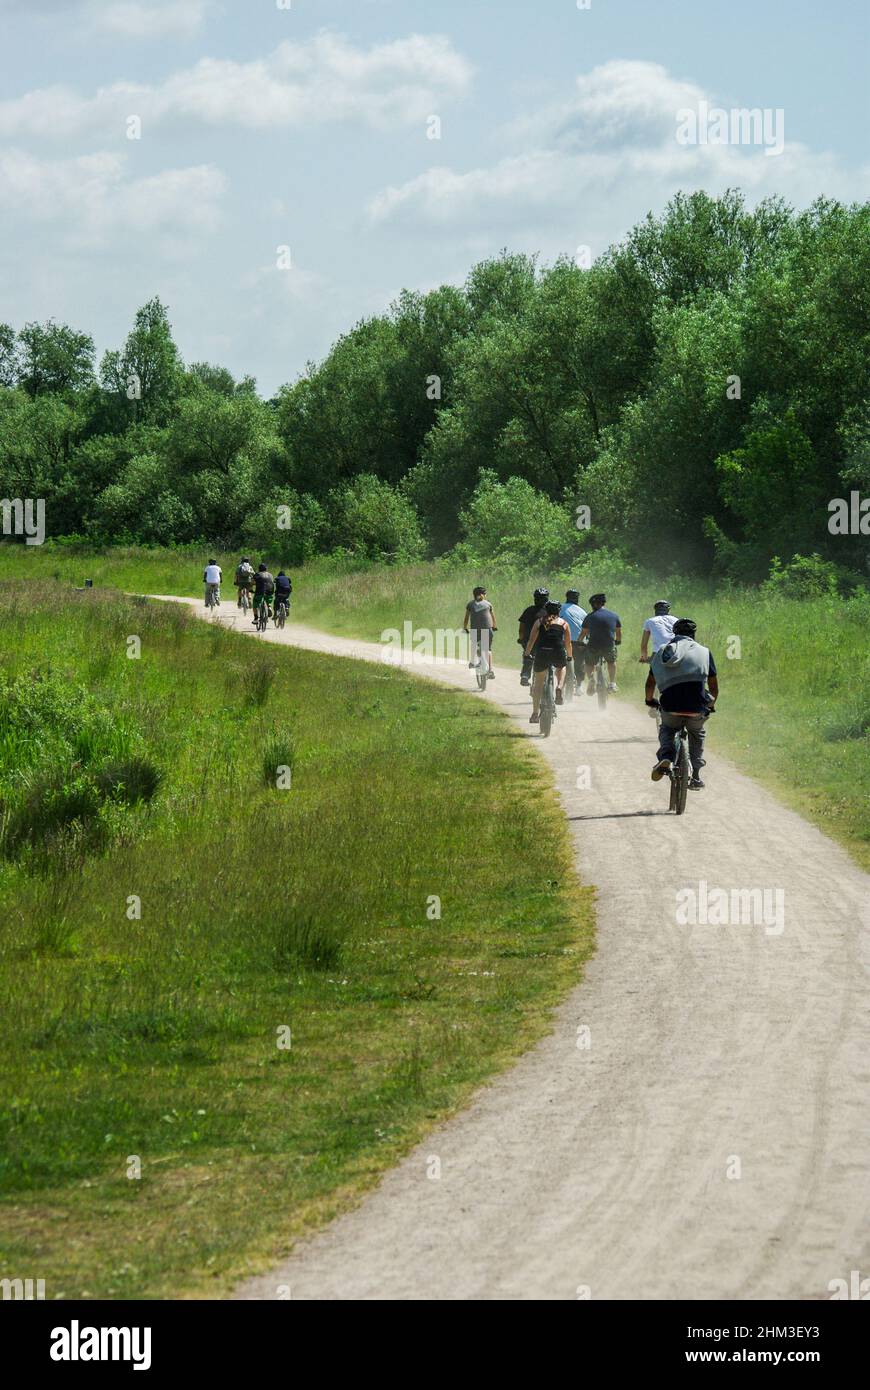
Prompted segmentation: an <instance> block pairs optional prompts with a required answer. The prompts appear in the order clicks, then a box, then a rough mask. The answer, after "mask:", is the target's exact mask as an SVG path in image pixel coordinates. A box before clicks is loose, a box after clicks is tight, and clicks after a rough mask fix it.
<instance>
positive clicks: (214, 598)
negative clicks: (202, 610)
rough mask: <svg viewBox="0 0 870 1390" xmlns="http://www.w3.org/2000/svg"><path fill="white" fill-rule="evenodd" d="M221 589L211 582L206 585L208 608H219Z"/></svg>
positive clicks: (206, 603)
mask: <svg viewBox="0 0 870 1390" xmlns="http://www.w3.org/2000/svg"><path fill="white" fill-rule="evenodd" d="M220 601H221V600H220V591H219V590H218V589H217V588H214V587H213V586H212V585H211V584H207V585H206V590H205V606H206V608H217V607H218V606H219V604H220Z"/></svg>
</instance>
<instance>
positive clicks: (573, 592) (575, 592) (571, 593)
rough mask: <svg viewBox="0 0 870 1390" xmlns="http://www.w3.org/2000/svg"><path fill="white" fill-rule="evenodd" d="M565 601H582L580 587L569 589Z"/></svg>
mask: <svg viewBox="0 0 870 1390" xmlns="http://www.w3.org/2000/svg"><path fill="white" fill-rule="evenodd" d="M565 602H566V603H579V602H580V591H579V589H569V590H568V592H567V594H566V595H565Z"/></svg>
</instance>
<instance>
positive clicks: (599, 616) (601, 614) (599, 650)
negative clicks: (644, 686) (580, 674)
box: [580, 594, 622, 695]
mask: <svg viewBox="0 0 870 1390" xmlns="http://www.w3.org/2000/svg"><path fill="white" fill-rule="evenodd" d="M606 602H607V595H606V594H593V595H592V597H591V598H590V600H589V607H590V608H591V610H592V611H591V613H587V614H586V617H585V618H584V619H583V625H582V627H581V629H580V636H581V638H583V637H585V638H586V646H585V647H584V648H583V662H584V665H585V667H586V674H587V676H588V677H589V684H588V686H587V687H586V694H587V695H594V694H595V667H596V665H597V663H598V661H599V660H600V659H601V657H604V660H605V661H606V662H607V674H608V676H609V683H608V686H607V689H608V690H610V691H611V692H615V691H616V689H617V685H616V648H617V647H618V646H619V644H620V643H621V641H622V619H621V618H620V616H619V614H618V613H611V611H610V609H609V608H605V606H604V605H605V604H606Z"/></svg>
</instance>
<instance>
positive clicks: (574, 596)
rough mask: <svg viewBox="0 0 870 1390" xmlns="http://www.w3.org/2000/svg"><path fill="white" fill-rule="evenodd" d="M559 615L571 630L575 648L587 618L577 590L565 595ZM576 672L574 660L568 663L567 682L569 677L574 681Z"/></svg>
mask: <svg viewBox="0 0 870 1390" xmlns="http://www.w3.org/2000/svg"><path fill="white" fill-rule="evenodd" d="M559 613H560V617H562V618H564V619H565V622H566V623H567V624H568V626H569V628H570V629H571V643H572V646H573V644H574V643H575V642H579V641H580V629H581V628H582V626H583V619H584V618H585V617H586V609H585V608H581V607H580V594H579V592H578V591H577V590H576V589H569V590H568V592H567V593H566V594H565V602H564V603H563V604H562V607H561V609H560V610H559ZM574 671H575V666H574V661H573V659H572V660H571V661H570V662H569V663H568V676H566V680H567V679H568V678H569V677H570V678H571V679H572V680H573V679H574ZM569 688H570V687H569Z"/></svg>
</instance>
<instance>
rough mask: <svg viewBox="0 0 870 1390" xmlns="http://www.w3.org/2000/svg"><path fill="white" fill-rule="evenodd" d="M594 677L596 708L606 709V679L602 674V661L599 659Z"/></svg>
mask: <svg viewBox="0 0 870 1390" xmlns="http://www.w3.org/2000/svg"><path fill="white" fill-rule="evenodd" d="M596 669H597V675H596V679H595V690H596V692H597V695H598V708H599V709H607V681H606V679H605V676H604V662H603V661H599V663H598V666H597V668H596Z"/></svg>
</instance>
